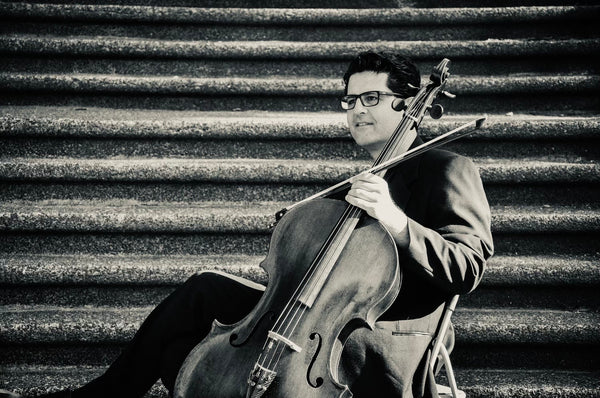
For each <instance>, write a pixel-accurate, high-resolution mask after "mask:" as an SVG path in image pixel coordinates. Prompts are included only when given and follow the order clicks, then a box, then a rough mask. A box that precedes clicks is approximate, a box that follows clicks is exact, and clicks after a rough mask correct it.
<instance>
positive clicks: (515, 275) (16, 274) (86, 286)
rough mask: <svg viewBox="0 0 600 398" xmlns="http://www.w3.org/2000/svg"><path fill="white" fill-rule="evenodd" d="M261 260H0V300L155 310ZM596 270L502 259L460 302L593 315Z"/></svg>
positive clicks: (555, 261)
mask: <svg viewBox="0 0 600 398" xmlns="http://www.w3.org/2000/svg"><path fill="white" fill-rule="evenodd" d="M263 258H264V254H263V253H261V254H256V255H244V254H235V253H232V254H226V255H163V256H152V255H141V254H135V253H123V254H115V255H106V254H99V255H89V254H77V253H73V254H63V255H56V254H39V255H33V254H22V255H17V254H14V253H13V254H10V253H9V254H4V255H3V256H2V257H0V265H1V266H2V267H1V273H0V285H2V286H3V290H2V292H1V293H0V301H1V302H2V303H3V304H5V305H35V304H44V305H51V306H84V305H95V306H107V305H110V306H117V307H127V306H132V305H133V306H140V305H146V306H149V305H155V304H156V303H158V302H159V301H160V300H161V298H162V297H164V296H165V295H167V294H168V293H169V292H170V291H172V290H173V289H174V288H175V286H177V285H178V284H180V283H182V282H184V281H185V280H186V279H187V277H188V276H189V275H192V274H194V273H196V272H201V271H224V272H229V273H233V274H236V275H240V276H243V277H246V278H249V279H251V280H254V281H256V282H259V283H263V284H264V283H267V281H268V277H267V275H266V274H265V272H264V271H263V270H262V269H261V268H260V267H259V264H260V262H261V261H262V259H263ZM598 283H600V268H599V267H598V262H597V259H595V258H594V257H592V256H572V257H565V256H563V255H546V254H537V255H499V256H497V257H494V258H493V259H492V260H491V261H490V263H489V268H488V271H487V272H486V276H485V278H484V280H483V282H482V285H481V286H480V288H479V289H478V290H477V292H476V293H474V294H472V295H468V296H465V297H463V298H461V307H463V306H464V307H469V308H504V307H507V306H508V307H513V308H517V307H518V308H548V309H559V310H576V309H591V308H597V306H598V304H599V300H600V299H599V298H598V295H597V291H596V286H597V285H598Z"/></svg>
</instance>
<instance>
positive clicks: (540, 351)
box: [0, 332, 600, 397]
mask: <svg viewBox="0 0 600 398" xmlns="http://www.w3.org/2000/svg"><path fill="white" fill-rule="evenodd" d="M457 333H458V332H457ZM123 344H124V342H123V343H119V344H101V345H99V346H98V345H78V344H76V343H73V344H69V345H68V346H52V345H50V346H48V345H33V346H30V345H24V346H8V347H6V346H5V347H2V351H3V355H2V358H1V359H0V366H2V365H20V364H22V365H27V364H35V365H46V366H78V365H79V366H81V365H85V366H108V365H109V364H110V363H111V362H112V361H113V360H114V359H116V358H117V357H118V355H119V353H120V350H121V349H122V348H123ZM598 348H599V347H598V346H593V345H592V346H590V345H583V346H581V345H569V344H564V345H559V346H554V345H550V346H519V347H510V346H488V345H481V344H474V343H472V342H470V341H468V340H465V339H463V338H461V337H460V334H457V342H456V348H455V350H454V351H453V352H452V365H453V366H454V367H456V368H461V367H465V368H521V369H523V370H526V369H552V368H555V369H556V368H560V369H580V370H594V369H597V368H598V366H600V360H598V358H597V356H594V354H593V353H594V351H595V350H598ZM469 396H471V395H469ZM488 397H489V395H488ZM588 397H589V395H588Z"/></svg>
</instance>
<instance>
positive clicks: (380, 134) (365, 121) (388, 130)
mask: <svg viewBox="0 0 600 398" xmlns="http://www.w3.org/2000/svg"><path fill="white" fill-rule="evenodd" d="M387 79H388V74H387V73H376V72H371V71H365V72H359V73H355V74H353V75H352V76H350V79H349V80H348V90H347V91H348V94H349V95H358V94H362V93H364V92H366V91H384V92H390V91H391V90H390V88H389V87H388V86H387ZM394 98H395V97H393V96H389V95H381V96H380V97H379V103H378V104H377V105H375V106H371V107H365V106H364V105H363V104H362V102H361V101H360V99H357V101H356V105H355V106H354V108H353V109H350V110H347V111H346V118H347V120H348V127H349V128H350V133H351V134H352V138H354V141H356V143H357V144H358V145H360V146H361V147H363V148H364V149H366V150H367V151H368V152H369V153H370V154H371V156H372V157H373V158H376V157H377V156H378V155H379V153H380V152H381V150H382V149H383V146H384V145H385V143H386V142H387V140H388V139H389V138H390V136H391V135H392V134H393V132H394V130H395V129H396V127H397V126H398V124H399V123H400V120H402V116H403V115H404V112H397V111H395V110H393V109H392V101H393V100H394Z"/></svg>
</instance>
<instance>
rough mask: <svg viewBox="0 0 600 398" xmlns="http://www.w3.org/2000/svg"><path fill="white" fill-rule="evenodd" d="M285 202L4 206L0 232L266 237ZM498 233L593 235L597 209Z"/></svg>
mask: <svg viewBox="0 0 600 398" xmlns="http://www.w3.org/2000/svg"><path fill="white" fill-rule="evenodd" d="M289 205H291V203H285V202H252V203H250V202H234V201H227V202H221V201H219V202H214V201H213V202H210V201H206V202H194V203H183V202H169V203H164V202H157V203H155V202H140V201H135V200H46V201H38V202H32V201H21V200H15V201H7V202H5V203H2V204H0V230H2V231H79V232H83V231H87V232H92V231H94V232H156V233H165V232H169V233H182V232H186V233H224V232H227V233H269V232H270V229H269V227H268V225H269V224H271V223H272V222H273V221H274V214H275V212H277V211H279V210H281V209H283V208H285V207H286V206H289ZM492 228H493V230H494V231H495V232H503V233H526V232H536V233H542V232H545V233H551V232H562V233H565V232H572V233H581V232H588V233H589V232H594V233H595V232H598V231H599V230H600V209H596V208H589V207H587V206H584V207H577V206H527V205H515V206H493V207H492Z"/></svg>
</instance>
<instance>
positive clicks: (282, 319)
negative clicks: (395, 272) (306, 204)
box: [265, 207, 349, 366]
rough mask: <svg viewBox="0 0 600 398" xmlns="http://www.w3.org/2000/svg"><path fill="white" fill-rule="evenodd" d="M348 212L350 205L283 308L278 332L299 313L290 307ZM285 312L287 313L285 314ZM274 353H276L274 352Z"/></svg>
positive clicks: (277, 343) (295, 301)
mask: <svg viewBox="0 0 600 398" xmlns="http://www.w3.org/2000/svg"><path fill="white" fill-rule="evenodd" d="M348 213H349V207H347V208H346V209H345V210H344V213H343V215H342V216H341V217H340V219H339V220H338V222H337V224H336V226H335V227H334V230H333V231H332V233H330V235H329V236H328V238H327V240H326V243H325V244H324V245H323V246H322V247H321V248H320V250H319V252H318V254H317V256H316V258H315V260H314V261H313V263H312V264H311V266H310V267H309V269H308V270H307V272H306V273H305V275H304V277H303V279H302V281H301V283H300V284H299V286H298V288H296V291H295V292H294V294H293V295H292V298H291V299H290V300H289V301H288V302H287V304H286V306H285V308H284V310H282V312H281V314H280V316H279V318H278V319H277V321H276V322H275V325H274V328H273V329H275V330H277V332H278V333H279V334H283V333H282V332H281V328H282V327H283V325H285V324H286V322H287V323H289V321H288V320H287V318H288V317H289V316H290V314H291V313H292V312H294V313H295V314H297V312H298V310H297V309H296V310H295V311H292V310H291V309H290V307H293V305H294V304H295V303H298V302H299V301H298V297H300V295H301V294H302V293H303V292H304V291H305V288H306V285H307V280H308V279H310V276H311V275H313V274H314V272H315V269H316V268H317V265H318V264H319V263H320V262H321V261H322V257H323V255H324V254H325V250H326V247H328V246H329V245H330V244H331V240H332V239H333V237H334V236H335V234H336V233H337V231H338V230H339V229H340V228H341V226H342V224H343V222H344V220H345V219H346V217H347V215H348ZM284 314H285V316H284ZM294 316H295V315H294ZM282 317H283V318H282ZM275 344H276V347H275V351H277V350H279V347H280V346H281V344H282V343H281V342H280V341H279V340H277V341H276V343H275ZM283 349H285V345H283ZM273 355H275V354H273ZM280 356H281V355H279V357H280ZM265 360H266V358H265ZM270 363H272V359H271V360H270ZM269 366H270V365H269Z"/></svg>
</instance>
